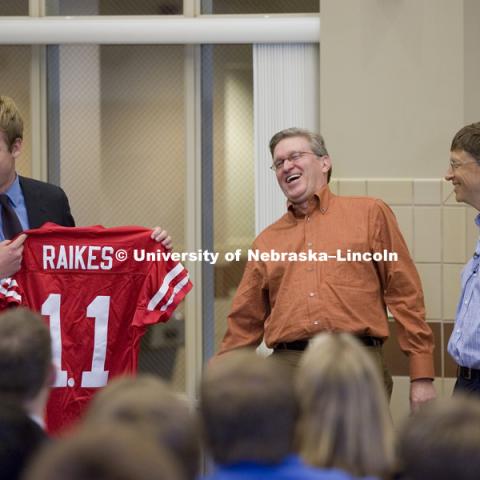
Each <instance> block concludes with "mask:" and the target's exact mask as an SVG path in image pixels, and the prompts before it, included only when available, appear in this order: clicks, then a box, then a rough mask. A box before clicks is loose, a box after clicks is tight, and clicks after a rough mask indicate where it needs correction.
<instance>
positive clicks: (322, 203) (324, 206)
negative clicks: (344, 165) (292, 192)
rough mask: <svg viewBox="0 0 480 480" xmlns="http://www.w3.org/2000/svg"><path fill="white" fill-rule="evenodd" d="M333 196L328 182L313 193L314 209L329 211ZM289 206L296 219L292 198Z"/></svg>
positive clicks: (322, 211)
mask: <svg viewBox="0 0 480 480" xmlns="http://www.w3.org/2000/svg"><path fill="white" fill-rule="evenodd" d="M332 196H333V194H332V192H331V191H330V189H329V188H328V184H327V185H324V186H323V187H322V188H321V189H320V190H319V191H318V192H315V194H314V195H313V198H312V199H311V200H310V201H311V202H313V204H314V207H313V210H320V213H323V214H325V213H327V210H328V206H329V205H330V200H331V198H332ZM287 208H288V211H289V213H290V218H292V219H295V218H296V215H295V210H294V206H293V203H292V202H290V200H288V201H287ZM313 210H312V211H313ZM479 216H480V214H479Z"/></svg>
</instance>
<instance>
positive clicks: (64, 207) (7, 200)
mask: <svg viewBox="0 0 480 480" xmlns="http://www.w3.org/2000/svg"><path fill="white" fill-rule="evenodd" d="M22 143H23V119H22V116H21V115H20V112H19V111H18V109H17V106H16V105H15V102H14V101H13V100H12V99H11V98H9V97H6V96H1V95H0V212H1V215H0V278H4V277H9V276H10V275H13V274H14V273H15V272H16V271H18V270H19V268H20V264H21V261H22V252H23V242H24V241H25V238H26V235H19V236H18V237H16V238H15V240H13V241H10V239H12V238H13V237H15V236H16V235H18V233H20V232H22V231H23V230H27V229H29V228H38V227H41V226H42V225H43V224H44V223H45V222H53V223H56V224H58V225H63V226H64V227H74V226H75V221H74V220H73V217H72V214H71V213H70V205H69V204H68V199H67V196H66V195H65V192H64V191H63V190H62V189H61V188H60V187H57V186H56V185H52V184H50V183H45V182H40V181H38V180H33V179H32V178H26V177H22V176H20V175H17V172H16V170H15V162H16V160H17V158H18V157H19V156H20V153H21V151H22ZM152 239H153V240H155V241H156V242H159V243H161V244H162V245H163V246H164V247H165V248H166V249H171V248H172V239H171V237H170V236H169V235H168V232H167V231H166V230H163V229H162V228H161V227H155V228H154V229H153V231H152Z"/></svg>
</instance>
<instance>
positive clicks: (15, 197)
mask: <svg viewBox="0 0 480 480" xmlns="http://www.w3.org/2000/svg"><path fill="white" fill-rule="evenodd" d="M5 193H6V194H7V195H8V198H9V199H10V202H11V203H12V205H13V207H17V205H18V204H19V203H20V202H21V201H22V189H21V188H20V181H19V179H18V175H15V180H14V181H13V183H12V184H11V185H10V187H9V188H8V190H7V191H6V192H5Z"/></svg>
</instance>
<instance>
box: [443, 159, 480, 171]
mask: <svg viewBox="0 0 480 480" xmlns="http://www.w3.org/2000/svg"><path fill="white" fill-rule="evenodd" d="M469 163H477V161H476V160H467V161H466V162H455V161H453V160H450V170H451V171H452V172H454V171H455V170H457V169H458V168H460V167H463V166H464V165H468V164H469Z"/></svg>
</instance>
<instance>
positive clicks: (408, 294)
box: [219, 186, 434, 379]
mask: <svg viewBox="0 0 480 480" xmlns="http://www.w3.org/2000/svg"><path fill="white" fill-rule="evenodd" d="M309 250H310V251H312V252H315V253H318V254H319V255H317V257H316V258H314V257H312V256H310V259H309V258H308V257H307V261H289V260H287V259H286V258H285V259H284V261H282V260H280V261H272V259H273V258H274V254H275V253H277V254H278V253H279V254H281V253H285V254H287V253H293V257H295V256H298V257H299V255H298V254H299V253H300V252H305V253H304V255H305V254H306V253H308V251H309ZM257 251H258V252H264V254H265V253H266V254H268V258H270V260H267V261H265V259H258V260H257V259H255V258H254V257H255V256H256V255H258V252H257ZM349 251H350V252H352V253H353V252H357V253H365V252H370V253H374V252H379V253H382V256H383V254H384V253H385V252H386V253H387V254H388V253H397V255H398V261H384V260H383V259H382V260H380V261H368V260H364V261H341V260H339V252H340V258H347V255H348V252H349ZM274 252H275V253H274ZM320 252H321V253H322V254H325V255H329V256H335V257H336V259H332V258H329V259H328V260H324V261H322V260H320V258H323V259H324V258H325V255H322V256H321V255H320ZM250 254H255V255H250V256H251V258H250V259H249V261H248V262H247V266H246V268H245V272H244V274H243V278H242V281H241V283H240V286H239V287H238V290H237V292H236V295H235V298H234V300H233V305H232V309H231V312H230V315H229V317H228V329H227V332H226V334H225V337H224V339H223V342H222V345H221V348H220V352H219V353H223V352H226V351H229V350H232V349H235V348H240V347H246V346H256V345H258V344H259V343H260V342H261V341H262V338H263V337H264V338H265V343H266V344H267V346H269V347H274V346H275V345H277V344H278V343H280V342H292V341H295V340H303V339H308V338H311V337H312V336H314V335H315V334H316V333H318V332H321V331H338V332H350V333H352V334H355V335H370V336H373V337H379V338H382V339H386V338H387V337H388V323H387V322H388V320H387V312H386V307H388V309H389V310H390V312H391V313H392V315H393V316H394V318H395V320H396V321H397V323H398V327H399V328H398V339H399V343H400V347H401V349H402V350H403V351H404V352H405V353H406V354H407V355H408V356H409V359H410V376H411V378H412V379H415V378H433V376H434V369H433V355H432V354H433V335H432V331H431V329H430V327H429V326H428V325H427V323H426V322H425V307H424V300H423V291H422V286H421V283H420V278H419V276H418V273H417V270H416V268H415V265H414V263H413V261H412V259H411V257H410V254H409V252H408V248H407V245H406V244H405V240H404V239H403V237H402V234H401V233H400V229H399V227H398V224H397V221H396V219H395V216H394V214H393V212H392V211H391V210H390V208H389V207H388V206H387V205H386V204H385V203H384V202H383V201H381V200H378V199H375V198H369V197H339V196H336V195H334V194H332V193H331V192H330V190H329V189H328V187H327V186H325V187H323V188H322V189H321V190H320V192H318V194H317V195H316V196H315V203H314V206H313V208H311V209H310V211H309V213H308V214H307V215H304V216H303V215H302V216H298V215H295V213H294V210H293V208H292V207H289V211H288V212H287V213H286V214H285V215H283V216H282V217H281V218H280V219H279V220H278V221H276V222H275V223H273V224H272V225H270V226H269V227H267V228H266V229H265V230H264V231H263V232H261V233H260V235H259V236H258V237H257V238H256V239H255V241H254V243H253V246H252V248H251V252H250ZM291 258H292V257H291Z"/></svg>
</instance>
